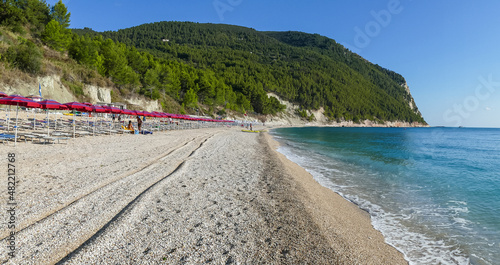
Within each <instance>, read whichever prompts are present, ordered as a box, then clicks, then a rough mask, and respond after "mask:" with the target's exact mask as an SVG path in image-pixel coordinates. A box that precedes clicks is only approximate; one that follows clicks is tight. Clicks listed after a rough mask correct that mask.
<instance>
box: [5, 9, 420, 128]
mask: <svg viewBox="0 0 500 265" xmlns="http://www.w3.org/2000/svg"><path fill="white" fill-rule="evenodd" d="M69 25H70V13H69V12H68V10H67V9H66V7H65V6H64V4H62V2H61V1H59V2H58V3H57V4H55V5H54V6H49V5H47V4H46V3H45V2H44V1H38V0H27V1H13V0H7V1H2V2H0V53H1V54H0V55H1V57H0V68H1V69H2V74H0V79H1V80H0V81H2V82H4V83H5V82H9V80H12V78H14V77H16V76H17V77H19V76H23V77H27V76H30V77H32V78H33V77H36V76H42V75H47V74H58V75H60V76H61V77H62V78H61V80H62V81H63V82H64V83H65V84H66V85H67V86H68V87H69V88H70V89H71V90H72V91H73V93H75V95H78V96H80V97H81V98H82V99H83V98H85V96H86V95H85V94H84V92H83V90H82V86H83V85H84V84H94V85H100V84H105V85H106V86H113V87H114V88H115V92H116V93H113V98H114V99H115V100H119V99H120V98H121V97H124V96H130V95H132V94H141V95H143V96H145V97H148V98H151V99H155V100H159V101H160V102H161V103H162V106H163V108H164V110H165V111H171V112H176V111H180V112H195V111H196V110H198V109H200V108H201V109H203V110H204V111H203V112H204V113H206V112H208V113H216V112H218V113H224V112H225V111H234V112H239V113H248V112H250V113H256V114H264V115H267V114H277V113H279V112H281V111H283V109H284V105H281V104H280V103H279V101H278V100H277V99H276V98H274V97H268V96H267V93H269V92H273V93H275V94H277V95H279V96H280V97H281V98H282V99H285V100H287V101H290V102H293V103H296V104H298V105H300V106H301V108H302V111H300V114H304V111H303V110H317V109H320V108H324V110H325V115H326V116H327V117H328V118H330V119H331V120H342V119H344V120H353V121H355V122H357V121H359V120H365V119H368V120H374V121H395V120H398V121H406V122H414V121H418V122H424V120H423V118H422V117H421V115H420V112H419V111H418V109H417V108H416V106H415V104H414V102H413V98H412V97H411V95H410V94H409V92H407V90H406V87H405V84H406V82H405V80H404V78H403V77H402V76H401V75H399V74H397V73H395V72H393V71H390V70H387V69H384V68H382V67H380V66H378V65H374V64H372V63H370V62H368V61H366V60H364V59H363V58H362V57H360V56H359V55H357V54H354V53H352V52H350V51H348V50H347V49H345V48H344V47H343V46H341V45H339V44H337V43H336V42H335V41H334V40H332V39H329V38H326V37H323V36H320V35H317V34H314V35H313V34H306V33H301V32H259V31H256V30H254V29H250V28H245V27H239V26H232V25H223V24H199V23H191V22H158V23H151V24H145V25H140V26H137V27H132V28H128V29H123V30H118V31H110V32H95V31H93V30H91V29H89V28H84V29H72V30H70V29H68V26H69ZM19 71H21V72H22V73H21V72H19ZM6 80H7V81H6Z"/></svg>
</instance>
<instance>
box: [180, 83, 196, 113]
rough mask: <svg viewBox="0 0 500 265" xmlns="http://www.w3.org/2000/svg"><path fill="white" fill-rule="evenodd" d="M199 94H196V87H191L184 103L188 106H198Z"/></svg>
mask: <svg viewBox="0 0 500 265" xmlns="http://www.w3.org/2000/svg"><path fill="white" fill-rule="evenodd" d="M197 103H198V95H196V92H195V91H194V89H192V88H191V89H189V90H188V91H187V92H186V95H184V101H183V102H182V105H184V106H186V107H188V108H196V107H197V106H198V104H197Z"/></svg>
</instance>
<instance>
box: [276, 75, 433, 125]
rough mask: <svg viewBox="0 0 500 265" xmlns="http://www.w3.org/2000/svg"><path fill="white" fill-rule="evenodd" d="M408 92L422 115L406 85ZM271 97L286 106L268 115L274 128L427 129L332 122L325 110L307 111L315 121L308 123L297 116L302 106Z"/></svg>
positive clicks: (390, 123) (386, 123) (418, 112)
mask: <svg viewBox="0 0 500 265" xmlns="http://www.w3.org/2000/svg"><path fill="white" fill-rule="evenodd" d="M404 87H405V89H406V92H407V93H408V94H409V96H410V98H411V100H410V101H409V102H408V104H409V105H410V108H412V110H414V111H415V113H417V114H419V115H420V111H419V110H418V109H417V106H416V105H415V101H414V100H413V97H412V96H411V94H410V89H409V87H408V85H406V84H404ZM267 95H268V96H269V97H275V98H277V99H278V100H279V102H280V103H281V104H284V105H285V106H286V109H285V111H283V112H282V113H279V114H277V115H274V116H273V115H268V117H267V121H266V124H267V125H272V126H332V127H427V126H428V125H426V124H421V123H418V122H414V123H409V122H402V121H393V122H390V121H386V122H384V123H376V122H373V121H370V120H365V121H361V122H360V123H354V122H353V121H340V122H336V121H330V120H328V118H327V117H326V116H325V115H324V112H325V111H324V109H323V108H320V109H319V110H316V111H307V115H309V116H310V115H313V117H314V120H312V121H307V120H305V119H303V118H301V117H300V116H298V115H297V111H298V110H299V109H300V106H298V105H295V104H293V103H290V102H288V101H285V100H283V99H281V98H280V97H279V96H277V95H276V94H273V93H268V94H267Z"/></svg>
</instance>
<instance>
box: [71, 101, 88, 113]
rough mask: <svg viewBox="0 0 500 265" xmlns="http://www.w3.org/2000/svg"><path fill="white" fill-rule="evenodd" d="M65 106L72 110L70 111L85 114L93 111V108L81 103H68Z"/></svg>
mask: <svg viewBox="0 0 500 265" xmlns="http://www.w3.org/2000/svg"><path fill="white" fill-rule="evenodd" d="M64 105H66V107H68V109H70V110H77V111H83V112H90V111H92V108H91V107H89V106H87V105H85V104H82V103H80V102H68V103H64Z"/></svg>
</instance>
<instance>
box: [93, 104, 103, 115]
mask: <svg viewBox="0 0 500 265" xmlns="http://www.w3.org/2000/svg"><path fill="white" fill-rule="evenodd" d="M90 108H91V109H92V112H95V113H105V112H106V109H105V108H103V107H102V106H99V105H92V106H91V107H90Z"/></svg>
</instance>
